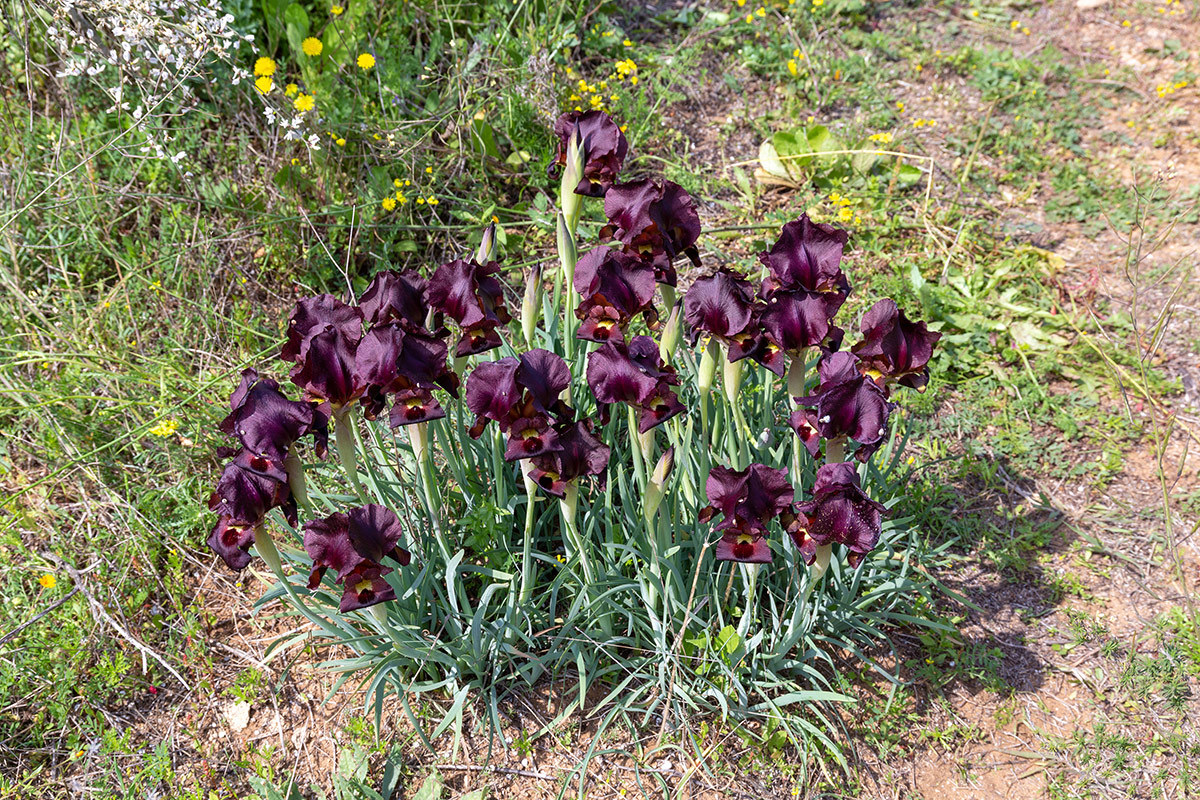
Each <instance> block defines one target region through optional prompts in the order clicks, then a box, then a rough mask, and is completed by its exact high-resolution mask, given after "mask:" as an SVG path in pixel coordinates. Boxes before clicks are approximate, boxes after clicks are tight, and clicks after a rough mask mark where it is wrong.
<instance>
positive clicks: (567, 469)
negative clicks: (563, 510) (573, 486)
mask: <svg viewBox="0 0 1200 800" xmlns="http://www.w3.org/2000/svg"><path fill="white" fill-rule="evenodd" d="M555 431H556V433H557V434H558V446H559V449H558V450H556V451H554V452H552V453H546V454H545V455H541V456H537V457H535V458H534V459H533V469H531V470H530V471H529V477H530V478H531V479H532V480H533V481H534V482H536V483H537V485H538V486H541V487H542V489H544V490H545V491H546V492H547V493H549V494H552V495H554V496H555V497H563V496H565V494H566V490H567V485H568V484H570V483H571V482H572V481H577V480H579V479H580V478H582V477H585V476H587V475H603V474H604V470H605V469H607V468H608V459H609V457H610V456H611V455H612V450H611V449H610V448H609V447H608V445H606V444H603V443H602V442H601V441H600V440H599V439H597V438H596V437H595V436H593V435H592V432H591V430H590V428H589V424H588V423H587V422H562V423H559V424H558V425H556V426H555Z"/></svg>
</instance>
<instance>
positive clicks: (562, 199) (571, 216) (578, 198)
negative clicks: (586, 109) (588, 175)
mask: <svg viewBox="0 0 1200 800" xmlns="http://www.w3.org/2000/svg"><path fill="white" fill-rule="evenodd" d="M566 156H567V157H566V163H565V164H564V165H563V174H562V184H561V186H560V188H559V208H560V209H562V214H563V216H564V217H566V220H567V230H569V231H571V232H572V233H574V231H575V227H576V226H577V225H578V224H579V212H580V211H581V210H582V208H583V195H580V194H576V193H575V189H576V187H578V186H579V182H580V181H581V180H583V168H584V165H585V164H586V163H587V152H586V151H585V148H584V146H583V140H582V138H581V135H580V132H579V123H578V122H576V123H575V128H574V130H572V131H571V137H570V138H569V139H568V140H567V154H566Z"/></svg>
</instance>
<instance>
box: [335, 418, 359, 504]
mask: <svg viewBox="0 0 1200 800" xmlns="http://www.w3.org/2000/svg"><path fill="white" fill-rule="evenodd" d="M352 419H353V418H352V417H350V415H349V410H348V409H342V410H340V411H337V412H335V413H334V415H333V429H334V444H335V446H336V448H337V454H338V461H340V462H341V464H342V471H343V472H344V473H346V480H347V481H349V482H350V488H352V489H353V490H354V494H356V495H358V499H359V500H360V501H361V502H363V503H366V502H367V496H366V493H365V492H364V491H363V487H362V484H361V483H359V480H358V451H357V443H356V442H355V440H354V423H353V421H352Z"/></svg>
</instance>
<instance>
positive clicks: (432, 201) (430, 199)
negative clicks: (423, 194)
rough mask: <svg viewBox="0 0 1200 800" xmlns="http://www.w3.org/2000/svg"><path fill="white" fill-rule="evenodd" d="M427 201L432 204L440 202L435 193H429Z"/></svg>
mask: <svg viewBox="0 0 1200 800" xmlns="http://www.w3.org/2000/svg"><path fill="white" fill-rule="evenodd" d="M425 202H427V203H429V205H431V206H436V205H437V204H438V199H437V198H436V197H434V196H433V195H429V199H428V200H426V201H425Z"/></svg>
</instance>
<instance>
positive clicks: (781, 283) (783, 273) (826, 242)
mask: <svg viewBox="0 0 1200 800" xmlns="http://www.w3.org/2000/svg"><path fill="white" fill-rule="evenodd" d="M849 238H850V237H849V234H847V233H846V231H844V230H841V229H839V228H835V227H833V226H832V225H824V224H821V223H818V222H813V221H812V220H810V219H809V218H808V214H802V215H801V216H800V218H799V219H797V220H793V221H792V222H789V223H788V224H786V225H784V226H783V230H782V231H780V233H779V238H778V239H777V240H776V242H775V244H774V246H773V247H771V249H770V250H769V251H768V252H765V253H760V254H759V256H758V258H759V260H760V261H761V262H762V263H763V265H764V266H765V267H767V269H768V271H769V274H768V276H767V280H766V286H765V293H770V292H773V291H776V290H778V289H787V290H796V289H804V290H806V291H809V292H821V293H825V292H834V293H838V294H841V295H843V299H845V298H844V296H845V295H848V294H849V293H850V284H849V283H848V282H847V281H846V276H845V274H844V273H843V272H842V267H841V263H842V249H843V248H844V247H845V246H846V242H847V241H848V240H849ZM839 305H840V304H839Z"/></svg>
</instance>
